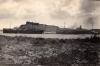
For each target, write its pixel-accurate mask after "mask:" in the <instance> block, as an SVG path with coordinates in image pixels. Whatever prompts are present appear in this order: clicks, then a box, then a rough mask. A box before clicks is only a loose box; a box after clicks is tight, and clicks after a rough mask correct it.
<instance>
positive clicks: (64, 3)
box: [0, 0, 100, 29]
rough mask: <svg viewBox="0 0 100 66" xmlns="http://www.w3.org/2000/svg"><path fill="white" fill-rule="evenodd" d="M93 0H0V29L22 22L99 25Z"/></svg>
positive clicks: (97, 26) (96, 3) (95, 2)
mask: <svg viewBox="0 0 100 66" xmlns="http://www.w3.org/2000/svg"><path fill="white" fill-rule="evenodd" d="M99 4H100V3H99V1H95V0H0V29H3V28H10V27H11V28H13V27H18V26H20V25H21V24H25V23H26V21H33V22H38V23H41V24H48V25H56V26H59V27H63V26H64V22H65V26H66V28H76V27H79V26H80V25H82V26H83V27H84V28H91V23H92V24H94V28H100V16H99V15H100V13H99V12H100V7H99V6H100V5H99Z"/></svg>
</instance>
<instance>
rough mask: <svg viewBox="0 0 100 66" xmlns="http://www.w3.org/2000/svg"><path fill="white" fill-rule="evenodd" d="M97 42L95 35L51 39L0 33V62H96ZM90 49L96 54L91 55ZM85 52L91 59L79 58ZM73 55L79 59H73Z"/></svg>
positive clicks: (98, 41) (97, 38)
mask: <svg viewBox="0 0 100 66" xmlns="http://www.w3.org/2000/svg"><path fill="white" fill-rule="evenodd" d="M99 44H100V37H95V36H94V37H91V38H85V39H80V38H77V39H56V38H53V39H52V38H32V37H21V36H16V37H9V36H3V35H0V64H2V63H5V64H40V65H42V64H51V63H53V64H54V63H56V64H62V63H63V64H66V63H68V64H71V63H73V62H74V63H90V62H93V63H98V62H97V61H98V60H99V59H98V57H99V54H98V53H99V51H98V50H99V48H100V45H99ZM87 49H88V50H87ZM92 51H93V52H95V54H96V55H92V54H91V52H92ZM85 52H88V53H89V52H90V56H91V55H92V57H93V58H92V59H93V61H90V59H88V60H86V58H84V59H82V58H81V57H84V54H85ZM71 53H73V54H71ZM73 55H74V57H77V58H79V59H81V60H79V59H75V58H74V57H73ZM77 55H78V56H77ZM85 56H88V55H85ZM63 57H64V58H63ZM72 58H73V60H74V61H72V60H71V59H72ZM61 59H62V60H61ZM77 61H78V62H77ZM84 61H85V62H84Z"/></svg>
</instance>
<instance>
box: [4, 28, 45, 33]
mask: <svg viewBox="0 0 100 66" xmlns="http://www.w3.org/2000/svg"><path fill="white" fill-rule="evenodd" d="M3 33H22V34H42V33H44V31H43V30H33V29H28V30H16V29H8V28H4V29H3Z"/></svg>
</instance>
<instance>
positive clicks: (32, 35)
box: [0, 31, 100, 39]
mask: <svg viewBox="0 0 100 66" xmlns="http://www.w3.org/2000/svg"><path fill="white" fill-rule="evenodd" d="M0 35H5V36H12V37H14V36H24V37H34V38H59V39H71V38H73V39H75V38H86V37H91V36H92V34H76V35H75V34H14V33H13V34H10V33H3V32H2V31H0ZM99 36H100V35H99Z"/></svg>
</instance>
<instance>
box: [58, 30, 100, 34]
mask: <svg viewBox="0 0 100 66" xmlns="http://www.w3.org/2000/svg"><path fill="white" fill-rule="evenodd" d="M56 33H57V34H100V32H92V31H91V30H83V31H78V30H70V31H57V32H56Z"/></svg>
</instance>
